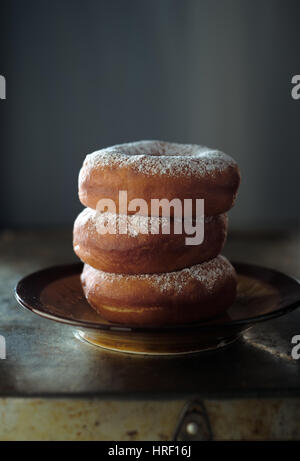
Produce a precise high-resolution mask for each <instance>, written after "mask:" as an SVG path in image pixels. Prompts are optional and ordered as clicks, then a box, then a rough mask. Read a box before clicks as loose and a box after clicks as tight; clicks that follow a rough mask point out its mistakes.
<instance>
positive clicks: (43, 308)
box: [15, 263, 300, 354]
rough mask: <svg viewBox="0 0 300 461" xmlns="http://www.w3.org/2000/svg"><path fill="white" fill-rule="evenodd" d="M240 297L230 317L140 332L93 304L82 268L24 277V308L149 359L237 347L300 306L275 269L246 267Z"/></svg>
mask: <svg viewBox="0 0 300 461" xmlns="http://www.w3.org/2000/svg"><path fill="white" fill-rule="evenodd" d="M234 266H235V268H236V271H237V273H238V295H237V299H236V301H235V303H234V304H233V305H232V306H231V307H230V308H229V309H228V311H227V312H226V314H224V315H222V316H220V317H218V318H214V319H211V320H209V321H205V322H201V323H197V324H195V323H193V324H185V325H180V326H176V325H175V326H174V325H172V326H164V327H140V326H132V325H121V324H115V323H111V322H108V321H106V320H105V319H103V318H102V317H101V316H99V315H98V314H97V313H96V312H95V311H94V310H93V309H92V308H91V307H90V306H89V304H88V303H87V301H86V299H85V297H84V295H83V292H82V289H81V285H80V278H79V276H80V272H81V270H82V264H81V263H78V264H71V265H66V266H56V267H51V268H48V269H44V270H41V271H38V272H35V273H33V274H31V275H28V276H27V277H25V278H23V279H22V280H21V281H20V282H19V283H18V285H17V287H16V290H15V295H16V299H17V301H18V302H19V304H20V305H21V306H22V307H24V308H26V309H28V310H30V311H31V312H33V313H35V314H38V315H40V316H42V317H44V318H47V319H50V320H55V321H57V322H61V323H65V324H69V325H73V326H75V327H77V337H78V336H79V337H80V338H81V339H85V340H87V341H88V342H91V343H93V344H95V345H98V346H102V347H106V348H108V349H113V350H118V351H123V352H135V353H143V354H174V353H189V352H195V351H201V350H207V349H214V348H217V347H221V346H223V345H226V344H228V343H230V342H232V341H233V340H234V339H235V338H236V337H237V336H238V335H239V334H240V333H241V332H242V331H244V330H246V329H247V328H249V327H250V326H252V325H254V324H255V323H257V322H261V321H265V320H268V319H271V318H275V317H278V316H280V315H283V314H286V313H288V312H290V311H291V310H293V309H295V308H296V307H297V306H298V305H299V304H300V284H299V282H298V281H297V280H295V279H293V278H291V277H289V276H287V275H285V274H282V273H280V272H277V271H275V270H271V269H267V268H263V267H259V266H254V265H249V264H242V263H235V264H234Z"/></svg>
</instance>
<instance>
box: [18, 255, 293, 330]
mask: <svg viewBox="0 0 300 461" xmlns="http://www.w3.org/2000/svg"><path fill="white" fill-rule="evenodd" d="M230 262H231V264H232V265H233V266H234V268H235V270H236V271H237V273H238V274H240V275H244V274H243V269H244V270H245V269H248V270H250V271H264V272H268V273H272V274H275V275H277V276H280V277H284V278H285V279H287V280H288V281H289V282H292V283H295V284H297V285H298V287H299V299H298V300H296V301H294V302H293V303H291V304H289V305H288V306H284V307H281V308H280V309H277V310H275V311H271V312H267V313H265V314H261V315H256V316H255V317H246V318H243V319H236V320H228V321H224V322H220V323H214V322H213V319H210V320H206V321H203V322H197V323H185V324H181V325H163V326H161V327H160V326H151V325H148V326H143V325H130V324H120V323H112V322H111V323H108V324H104V323H93V322H90V321H81V320H74V319H71V318H70V317H64V316H58V315H54V314H51V313H50V312H47V311H42V310H39V309H36V308H35V307H32V306H31V305H30V304H29V303H26V301H24V300H23V299H22V297H21V296H20V294H19V290H20V288H21V286H22V285H23V284H24V283H26V280H27V279H29V278H31V277H34V276H37V275H38V274H41V273H46V272H50V271H52V272H54V271H55V270H59V271H63V270H69V271H71V269H73V275H75V274H76V273H79V272H80V270H81V269H82V267H83V263H82V262H73V263H69V264H59V265H54V266H49V267H46V268H44V269H40V270H37V271H34V272H31V273H29V274H27V275H25V276H24V277H22V278H21V279H20V280H19V281H18V283H17V284H16V286H15V288H14V296H15V299H16V301H17V302H18V304H19V306H21V307H22V308H23V309H25V310H26V311H29V312H31V313H33V314H36V315H38V316H39V317H42V318H45V319H48V320H53V321H56V322H58V323H62V324H65V325H70V326H75V327H77V328H87V329H90V330H106V331H116V332H120V333H122V332H129V331H134V332H141V333H142V332H148V333H150V332H152V333H161V332H172V331H176V332H179V331H186V330H192V329H197V330H208V329H209V330H211V329H216V328H230V327H231V328H232V327H234V326H242V325H250V326H251V325H252V324H256V323H261V322H265V321H267V320H271V319H274V318H278V317H281V316H283V315H285V314H288V313H290V312H292V311H293V310H295V309H297V307H299V306H300V281H299V280H298V279H297V278H296V277H293V276H290V275H287V274H285V273H283V272H281V271H278V270H277V269H273V268H269V267H266V266H261V265H257V264H249V263H245V262H238V261H230ZM238 268H239V269H240V270H241V269H242V272H241V271H240V270H238ZM70 275H71V274H70ZM57 278H59V277H57ZM257 278H258V279H259V280H263V279H262V278H261V277H257ZM272 286H275V285H272Z"/></svg>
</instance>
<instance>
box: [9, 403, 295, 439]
mask: <svg viewBox="0 0 300 461" xmlns="http://www.w3.org/2000/svg"><path fill="white" fill-rule="evenodd" d="M184 405H185V401H182V400H175V401H173V400H172V401H157V400H149V401H147V402H145V401H144V402H143V401H134V400H133V401H125V400H121V401H120V400H117V401H116V400H112V401H111V400H109V401H107V400H102V399H92V400H89V399H87V400H82V399H60V400H57V399H31V398H28V399H20V398H19V399H15V398H4V399H0V440H1V441H3V440H120V441H126V440H173V436H174V429H175V427H176V424H177V423H178V421H179V417H180V415H181V412H182V409H183V408H184ZM203 407H204V408H205V412H206V414H207V417H208V419H209V425H210V430H211V434H210V436H211V438H212V439H213V440H296V439H297V440H300V399H286V400H284V401H283V400H276V399H268V400H228V401H219V400H211V401H204V402H203ZM202 435H203V434H202ZM204 435H205V434H204ZM180 439H181V440H186V441H187V440H191V438H189V437H188V438H186V437H184V434H182V436H181V438H180Z"/></svg>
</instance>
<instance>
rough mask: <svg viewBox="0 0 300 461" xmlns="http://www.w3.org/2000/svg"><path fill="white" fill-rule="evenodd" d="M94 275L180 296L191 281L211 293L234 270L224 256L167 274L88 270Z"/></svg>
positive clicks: (102, 278) (107, 280)
mask: <svg viewBox="0 0 300 461" xmlns="http://www.w3.org/2000/svg"><path fill="white" fill-rule="evenodd" d="M90 269H91V270H92V271H93V272H94V273H95V279H97V281H101V280H103V281H106V282H115V281H118V282H121V281H126V280H130V281H134V280H147V281H148V282H149V283H150V284H151V285H152V287H153V289H155V290H159V291H160V292H161V293H164V294H170V295H172V294H174V293H175V294H180V293H181V292H182V291H183V290H184V287H185V286H186V285H187V284H188V283H190V282H193V281H196V282H198V283H199V282H200V283H201V284H202V286H203V288H204V289H206V291H207V292H213V290H214V287H215V285H216V283H218V281H219V280H220V279H222V278H223V277H224V276H230V275H233V274H234V268H233V267H232V265H231V264H230V262H229V261H228V260H227V259H226V258H225V257H224V256H221V255H219V256H217V257H216V258H214V259H212V260H210V261H207V262H204V263H202V264H197V265H195V266H191V267H188V268H186V269H182V270H180V271H176V272H168V273H162V274H139V275H125V274H111V273H108V272H103V271H99V270H96V269H92V268H90Z"/></svg>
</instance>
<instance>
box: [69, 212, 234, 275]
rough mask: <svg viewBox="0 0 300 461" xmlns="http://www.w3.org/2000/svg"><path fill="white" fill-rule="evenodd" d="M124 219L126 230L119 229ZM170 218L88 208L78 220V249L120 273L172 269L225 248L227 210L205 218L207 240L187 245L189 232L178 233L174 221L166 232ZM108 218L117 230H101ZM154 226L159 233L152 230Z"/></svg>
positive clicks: (75, 240) (75, 234) (96, 263)
mask: <svg viewBox="0 0 300 461" xmlns="http://www.w3.org/2000/svg"><path fill="white" fill-rule="evenodd" d="M120 221H123V224H124V223H126V226H127V227H126V228H125V229H127V233H126V234H121V233H120V232H119V230H120V229H121V227H120ZM169 221H172V220H169V219H168V218H159V217H153V218H150V217H145V216H137V215H131V216H129V215H127V216H126V215H124V216H120V215H114V214H111V213H102V214H100V213H97V211H96V210H93V209H91V208H85V209H84V210H83V211H82V212H81V213H80V214H79V215H78V217H77V219H76V220H75V223H74V230H73V247H74V251H75V253H76V254H77V256H78V257H79V258H80V259H81V260H82V261H83V262H84V263H87V264H89V265H90V266H92V267H94V268H95V269H99V270H102V271H105V272H113V273H116V274H120V273H121V274H122V273H123V274H149V273H159V272H172V271H176V270H178V269H183V268H184V267H189V266H193V265H195V264H199V263H202V262H204V261H208V260H209V259H213V258H215V257H216V256H217V255H218V254H219V253H220V252H221V250H222V248H223V245H224V243H225V240H226V236H227V215H226V214H223V215H217V216H210V217H206V218H205V219H204V240H203V242H202V243H201V244H200V245H186V242H185V237H186V234H185V233H182V234H175V233H174V226H172V225H171V224H173V221H172V223H171V224H170V231H171V233H170V234H169V235H168V234H163V233H162V229H163V227H164V226H167V224H168V223H169ZM107 222H109V223H110V225H115V229H116V231H117V233H116V234H111V233H106V234H104V235H101V234H100V233H99V232H98V227H97V226H99V225H103V223H107ZM150 226H151V227H150ZM152 226H154V227H155V226H156V227H157V231H159V233H157V234H153V233H151V232H150V231H151V229H152ZM166 230H167V229H166ZM143 232H144V233H143Z"/></svg>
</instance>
